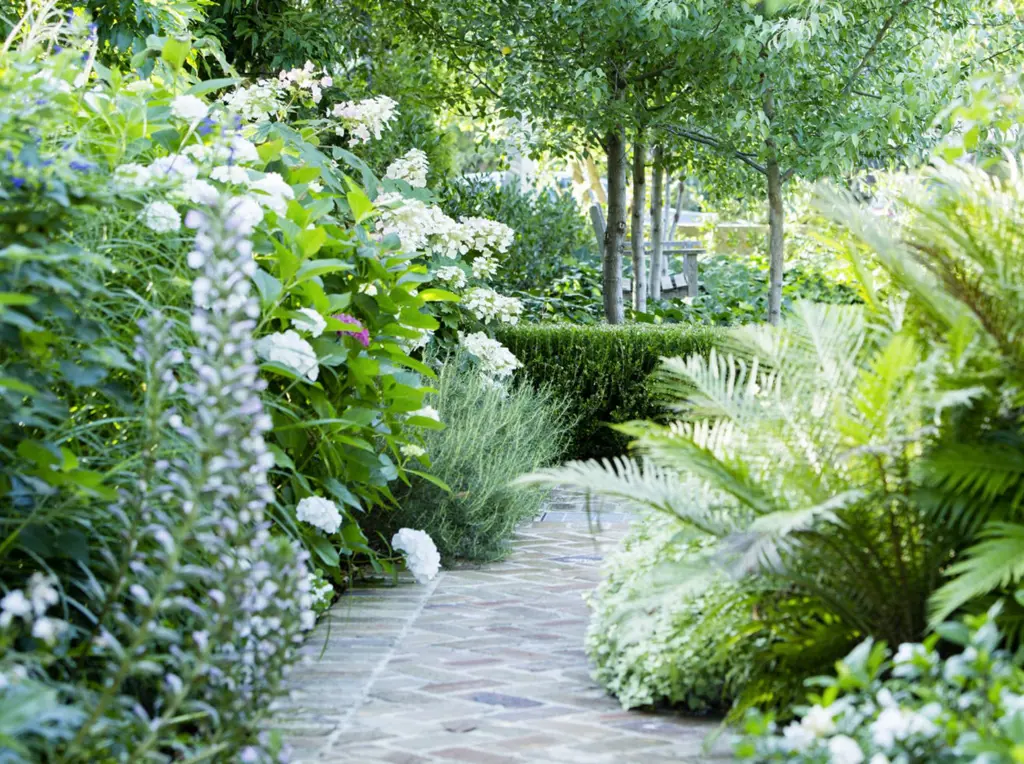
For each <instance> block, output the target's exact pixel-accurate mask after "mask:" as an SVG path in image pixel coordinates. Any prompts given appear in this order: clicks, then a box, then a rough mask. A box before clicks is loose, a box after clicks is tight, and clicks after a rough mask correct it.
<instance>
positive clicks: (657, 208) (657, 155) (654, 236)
mask: <svg viewBox="0 0 1024 764" xmlns="http://www.w3.org/2000/svg"><path fill="white" fill-rule="evenodd" d="M664 160H665V148H664V146H660V145H659V146H657V147H655V149H654V168H653V170H652V173H653V178H654V185H653V187H652V188H651V278H650V293H651V299H652V300H660V299H661V272H662V262H661V244H662V241H663V237H662V231H663V230H664V229H663V228H662V226H663V224H664V222H665V199H664V196H665V194H664V189H665V167H664Z"/></svg>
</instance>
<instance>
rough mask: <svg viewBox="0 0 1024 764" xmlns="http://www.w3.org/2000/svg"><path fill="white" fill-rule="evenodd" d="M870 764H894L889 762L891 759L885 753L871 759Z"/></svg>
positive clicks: (877, 754)
mask: <svg viewBox="0 0 1024 764" xmlns="http://www.w3.org/2000/svg"><path fill="white" fill-rule="evenodd" d="M868 764H892V762H890V761H889V757H888V756H886V755H885V754H884V753H876V754H875V755H874V756H872V757H871V761H869V762H868Z"/></svg>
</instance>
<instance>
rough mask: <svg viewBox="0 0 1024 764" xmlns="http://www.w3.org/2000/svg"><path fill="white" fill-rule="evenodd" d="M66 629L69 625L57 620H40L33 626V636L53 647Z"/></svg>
mask: <svg viewBox="0 0 1024 764" xmlns="http://www.w3.org/2000/svg"><path fill="white" fill-rule="evenodd" d="M66 628H67V624H66V623H64V621H61V620H59V619H57V618H45V617H43V618H38V619H36V622H35V623H34V624H32V636H33V637H35V638H36V639H39V640H42V641H43V642H45V643H46V644H48V645H52V644H53V643H54V642H56V641H57V637H59V636H60V635H61V634H62V633H64V630H65V629H66Z"/></svg>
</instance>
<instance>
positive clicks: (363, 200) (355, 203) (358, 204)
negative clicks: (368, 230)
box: [345, 177, 376, 223]
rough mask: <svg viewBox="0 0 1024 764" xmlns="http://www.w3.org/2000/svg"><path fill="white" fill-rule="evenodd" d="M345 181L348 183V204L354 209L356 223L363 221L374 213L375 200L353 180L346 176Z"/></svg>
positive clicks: (346, 196) (353, 214)
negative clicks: (372, 200) (371, 199)
mask: <svg viewBox="0 0 1024 764" xmlns="http://www.w3.org/2000/svg"><path fill="white" fill-rule="evenodd" d="M345 181H346V183H347V185H348V193H346V194H345V198H346V199H347V200H348V206H349V208H350V209H351V210H352V216H353V217H354V218H355V220H356V223H362V222H363V221H364V220H366V219H367V218H368V217H370V216H371V215H373V214H374V212H375V211H376V208H375V207H374V206H373V202H371V201H370V197H368V196H367V195H366V193H365V192H364V191H363V189H361V188H359V186H357V185H356V184H355V182H354V181H353V180H351V179H350V178H348V177H346V178H345Z"/></svg>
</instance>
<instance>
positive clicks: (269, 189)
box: [249, 172, 295, 215]
mask: <svg viewBox="0 0 1024 764" xmlns="http://www.w3.org/2000/svg"><path fill="white" fill-rule="evenodd" d="M249 188H250V189H251V190H253V191H259V192H261V194H262V195H261V196H260V201H261V202H262V203H263V204H265V205H266V206H267V207H269V208H270V209H272V210H273V211H274V212H276V213H277V214H278V215H284V214H285V212H287V211H288V200H289V199H294V198H295V191H293V190H292V187H291V186H289V185H288V184H287V183H286V182H285V180H284V178H282V177H281V176H280V175H279V174H278V173H276V172H268V173H266V174H265V175H264V176H263V177H262V178H259V179H258V180H254V181H252V182H251V183H250V184H249Z"/></svg>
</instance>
